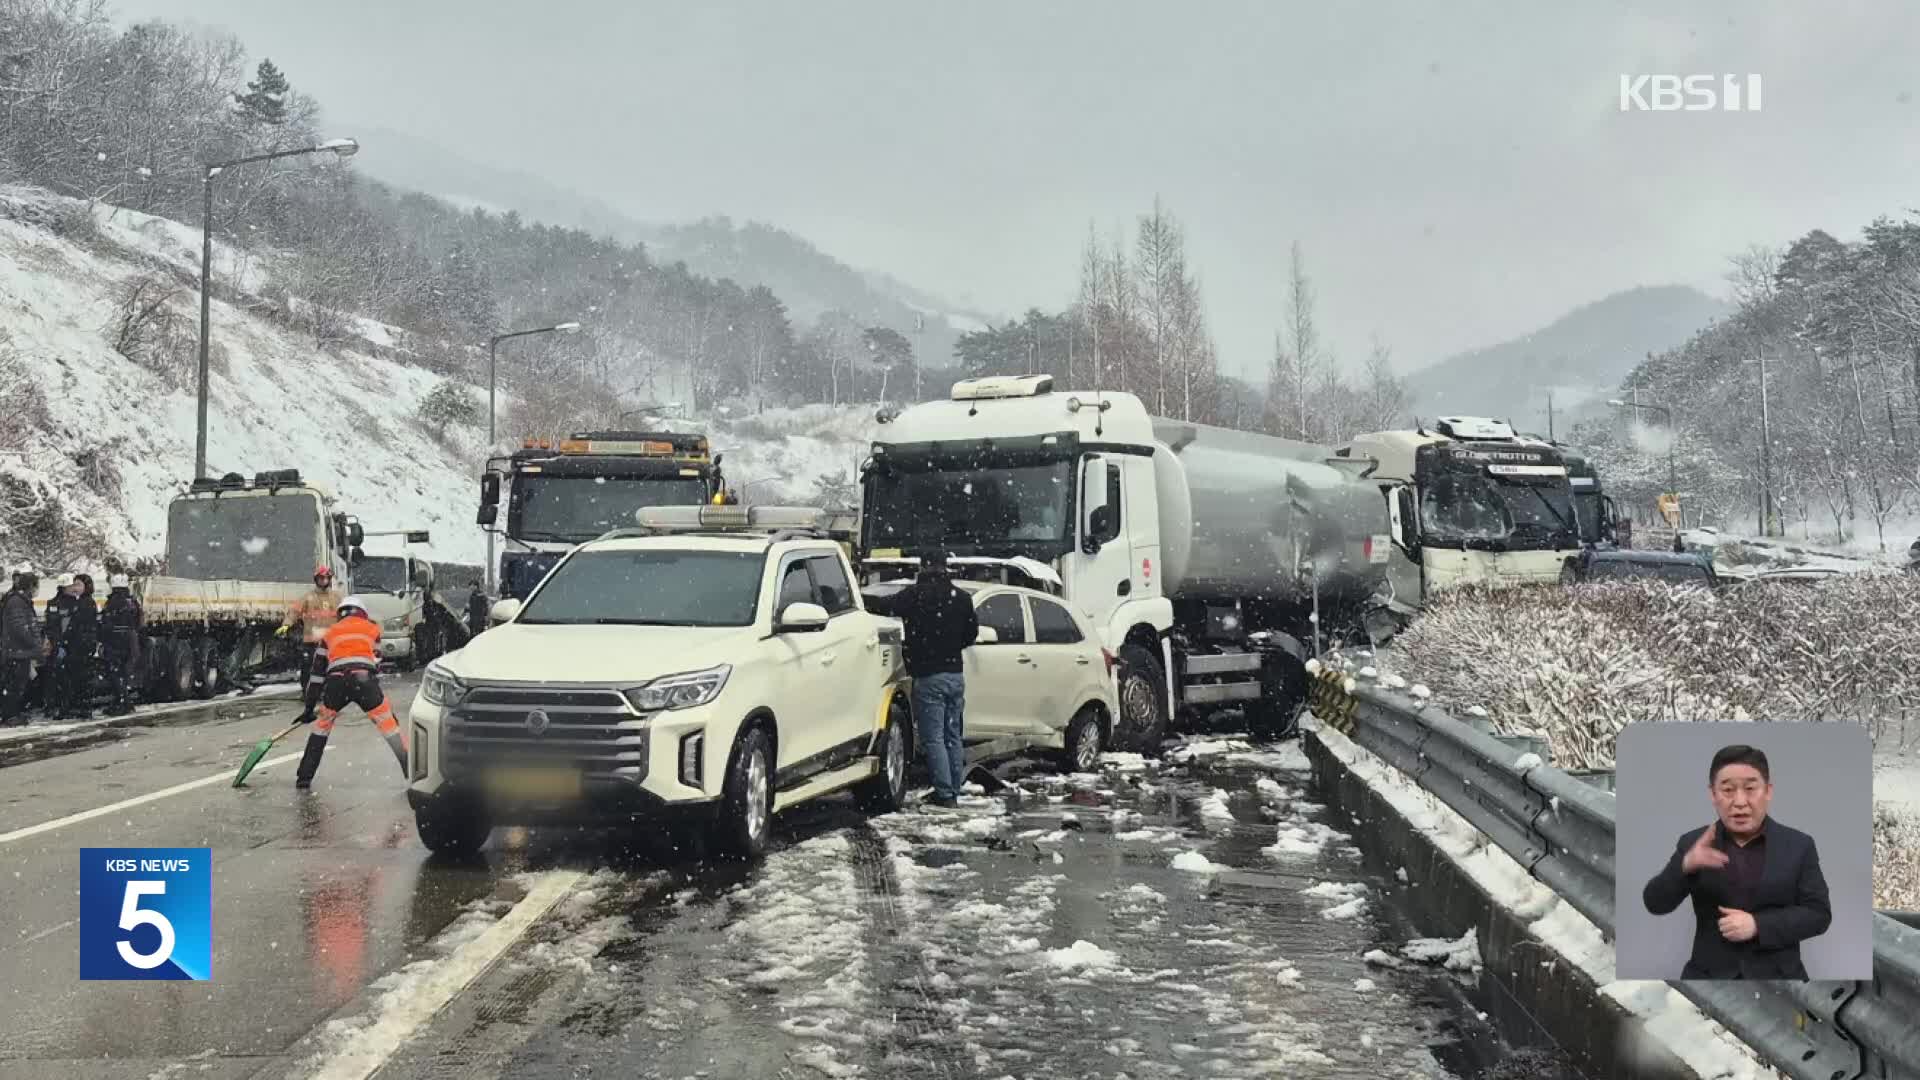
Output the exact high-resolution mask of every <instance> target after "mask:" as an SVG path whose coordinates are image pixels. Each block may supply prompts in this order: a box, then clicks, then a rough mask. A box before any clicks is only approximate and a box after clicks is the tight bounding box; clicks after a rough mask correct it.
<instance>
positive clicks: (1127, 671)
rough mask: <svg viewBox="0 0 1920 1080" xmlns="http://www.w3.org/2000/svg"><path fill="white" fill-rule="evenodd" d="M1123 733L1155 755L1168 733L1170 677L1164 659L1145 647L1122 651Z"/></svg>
mask: <svg viewBox="0 0 1920 1080" xmlns="http://www.w3.org/2000/svg"><path fill="white" fill-rule="evenodd" d="M1118 726H1119V728H1120V730H1122V731H1124V732H1126V741H1127V742H1128V743H1129V744H1131V745H1132V746H1133V748H1134V749H1136V750H1139V751H1141V752H1142V753H1151V752H1153V750H1154V749H1155V748H1157V747H1158V746H1159V745H1160V740H1161V739H1162V738H1164V737H1165V736H1166V733H1167V676H1166V673H1165V672H1163V671H1161V670H1160V659H1159V657H1156V656H1154V655H1153V653H1152V652H1150V651H1148V650H1147V649H1146V648H1145V647H1144V646H1141V645H1134V644H1128V645H1122V646H1121V647H1120V724H1119V725H1118Z"/></svg>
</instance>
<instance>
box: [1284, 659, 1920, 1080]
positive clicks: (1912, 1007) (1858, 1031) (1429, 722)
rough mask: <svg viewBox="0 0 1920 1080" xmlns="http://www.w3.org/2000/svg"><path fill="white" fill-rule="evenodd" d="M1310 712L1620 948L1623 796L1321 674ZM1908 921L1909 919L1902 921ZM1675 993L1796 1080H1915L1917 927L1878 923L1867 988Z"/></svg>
mask: <svg viewBox="0 0 1920 1080" xmlns="http://www.w3.org/2000/svg"><path fill="white" fill-rule="evenodd" d="M1309 697H1310V701H1311V704H1312V706H1313V709H1314V713H1315V715H1317V716H1319V717H1320V718H1321V719H1322V721H1324V722H1325V723H1327V724H1328V725H1329V726H1331V727H1333V728H1334V729H1335V730H1337V731H1339V732H1341V733H1342V734H1344V735H1346V736H1347V737H1348V738H1350V739H1352V740H1353V741H1354V742H1356V743H1358V744H1359V745H1360V746H1362V747H1365V748H1366V749H1367V750H1369V751H1371V752H1372V753H1373V754H1374V755H1376V756H1378V757H1379V758H1381V759H1382V760H1384V761H1386V762H1387V763H1388V764H1390V765H1392V766H1393V767H1394V768H1396V769H1399V770H1400V771H1401V772H1403V773H1405V774H1407V776H1409V777H1411V778H1412V779H1413V780H1414V781H1415V782H1417V783H1418V784H1419V785H1420V786H1421V787H1423V788H1425V789H1426V790H1428V791H1430V792H1432V793H1433V794H1434V795H1435V796H1437V797H1438V798H1439V799H1440V800H1441V801H1443V802H1445V803H1446V804H1447V805H1448V806H1449V807H1451V808H1452V809H1453V810H1454V812H1456V813H1458V814H1459V815H1460V816H1461V817H1463V818H1465V819H1466V820H1467V821H1468V822H1470V823H1472V824H1473V826H1474V827H1475V828H1477V829H1479V830H1480V831H1481V832H1483V833H1485V834H1486V835H1487V836H1488V838H1490V839H1491V840H1492V841H1493V842H1494V843H1495V844H1497V845H1499V846H1500V848H1501V850H1503V851H1505V852H1506V853H1507V854H1508V855H1511V856H1513V858H1514V859H1515V860H1516V861H1518V862H1519V863H1520V865H1521V866H1523V867H1525V868H1526V870H1527V872H1528V873H1530V874H1532V875H1533V876H1534V877H1535V878H1537V879H1539V880H1540V881H1542V882H1544V883H1545V884H1546V885H1547V886H1548V887H1550V888H1552V889H1553V891H1554V892H1556V893H1558V894H1559V895H1560V897H1561V898H1562V899H1564V900H1565V901H1566V902H1567V903H1568V904H1571V905H1572V906H1573V908H1574V909H1575V910H1576V911H1578V912H1580V914H1582V915H1585V916H1586V917H1587V918H1588V919H1589V920H1590V921H1592V922H1593V924H1594V925H1595V926H1598V927H1599V928H1600V930H1601V932H1602V933H1603V934H1605V935H1606V938H1607V940H1608V941H1609V942H1611V941H1612V940H1613V937H1614V918H1613V916H1614V911H1613V891H1614V866H1613V853H1614V796H1613V795H1612V794H1611V793H1610V792H1606V791H1602V790H1600V789H1599V788H1598V787H1596V786H1595V785H1593V784H1590V783H1587V782H1585V781H1582V780H1578V779H1575V778H1574V777H1572V776H1570V775H1569V774H1567V773H1565V772H1562V771H1561V770H1559V769H1556V768H1553V767H1551V766H1549V765H1546V764H1533V763H1532V762H1531V761H1528V763H1527V765H1526V767H1521V766H1520V765H1519V762H1521V761H1523V760H1527V759H1526V758H1524V757H1523V754H1522V752H1521V751H1519V750H1516V749H1515V748H1513V747H1512V746H1509V745H1508V744H1506V743H1504V742H1502V741H1501V740H1500V739H1499V738H1497V737H1495V736H1494V735H1493V734H1492V733H1491V730H1490V726H1487V727H1482V726H1479V725H1474V724H1468V723H1463V722H1461V721H1459V720H1456V719H1454V718H1453V717H1452V716H1450V715H1448V714H1447V713H1446V712H1445V711H1443V710H1441V709H1439V708H1436V707H1433V706H1423V705H1421V704H1420V703H1418V702H1415V701H1411V700H1409V699H1407V698H1403V697H1400V696H1398V695H1395V694H1390V693H1387V692H1386V691H1383V690H1381V689H1379V688H1377V687H1373V686H1368V685H1365V684H1363V683H1360V682H1358V681H1357V680H1356V679H1355V678H1354V677H1353V676H1352V675H1351V674H1350V673H1348V672H1344V671H1338V670H1333V669H1326V670H1323V671H1321V672H1320V673H1319V674H1318V675H1316V676H1315V677H1314V679H1313V680H1312V682H1311V684H1310V687H1309ZM1897 914H1899V915H1902V916H1910V914H1911V913H1905V912H1902V913H1897ZM1670 985H1672V986H1673V988H1674V989H1675V990H1678V991H1679V992H1680V993H1681V994H1683V995H1685V996H1686V997H1687V998H1688V999H1689V1000H1691V1001H1692V1002H1693V1003H1694V1004H1696V1005H1698V1006H1699V1007H1700V1008H1701V1010H1702V1011H1703V1012H1705V1013H1706V1014H1707V1015H1709V1016H1711V1017H1713V1018H1714V1019H1715V1020H1718V1021H1719V1022H1720V1023H1721V1024H1723V1025H1725V1026H1726V1028H1727V1030H1729V1031H1731V1032H1733V1033H1734V1034H1735V1035H1736V1036H1738V1037H1739V1038H1740V1039H1741V1041H1743V1042H1745V1043H1746V1044H1747V1045H1748V1046H1751V1047H1752V1048H1753V1049H1754V1050H1755V1051H1756V1052H1757V1053H1759V1054H1760V1055H1761V1056H1762V1057H1764V1058H1766V1059H1767V1060H1768V1061H1769V1062H1771V1063H1772V1064H1773V1065H1775V1066H1776V1067H1778V1068H1779V1069H1780V1070H1782V1071H1783V1072H1785V1073H1786V1074H1787V1075H1789V1076H1792V1077H1794V1078H1795V1080H1856V1078H1870V1080H1920V929H1916V928H1915V927H1914V926H1912V925H1909V923H1908V922H1906V921H1902V919H1899V918H1895V917H1893V916H1892V915H1889V914H1887V913H1879V912H1876V913H1875V914H1874V917H1873V979H1872V981H1870V982H1844V981H1842V982H1835V981H1821V982H1784V981H1780V982H1776V981H1767V982H1679V981H1676V982H1673V983H1671V984H1670Z"/></svg>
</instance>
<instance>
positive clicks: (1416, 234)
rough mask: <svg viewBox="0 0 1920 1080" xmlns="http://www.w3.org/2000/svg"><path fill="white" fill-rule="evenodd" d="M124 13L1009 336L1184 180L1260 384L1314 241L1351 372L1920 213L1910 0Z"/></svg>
mask: <svg viewBox="0 0 1920 1080" xmlns="http://www.w3.org/2000/svg"><path fill="white" fill-rule="evenodd" d="M117 6H118V10H119V11H120V13H121V14H122V15H123V16H125V17H128V18H145V17H153V16H159V17H165V18H169V19H175V20H179V21H193V22H198V23H201V24H203V25H209V26H215V27H220V28H224V29H227V30H230V31H232V32H233V33H235V34H237V35H238V36H239V37H240V38H241V39H242V40H243V41H244V42H245V43H246V45H247V46H248V48H249V50H250V51H251V52H252V54H253V55H255V56H256V57H257V56H262V55H265V56H271V57H272V58H273V59H274V61H275V62H276V63H278V64H280V66H281V67H282V68H283V69H284V70H285V71H286V72H287V73H288V75H289V77H290V78H291V80H292V81H293V83H294V85H295V87H296V88H298V89H301V90H304V91H306V92H308V93H311V94H313V95H315V96H316V97H318V98H319V99H320V101H321V102H322V104H323V106H324V107H325V108H326V110H327V113H328V115H329V116H331V117H334V118H336V119H339V120H345V121H359V122H362V123H377V124H379V125H382V126H385V127H390V128H394V129H397V130H400V131H405V132H410V133H414V134H418V135H421V136H425V137H428V138H431V139H434V140H436V141H438V142H441V143H443V144H444V145H447V146H448V147H450V148H451V149H454V150H456V151H458V152H460V153H462V154H464V155H467V156H475V155H477V154H480V153H481V152H482V151H483V150H486V151H488V152H490V154H491V156H492V157H493V158H495V159H498V160H500V161H501V162H502V163H505V164H509V165H512V166H516V167H519V168H522V169H525V170H527V171H532V172H537V173H541V174H542V175H545V176H546V177H548V178H549V179H551V180H552V181H554V182H555V183H558V184H561V185H564V186H568V187H572V188H575V189H577V190H580V191H582V192H585V193H589V194H592V195H595V196H598V197H600V198H602V199H604V200H606V201H607V202H609V203H611V204H613V205H615V206H617V207H620V208H622V209H624V210H626V211H628V212H630V213H631V214H633V215H635V216H636V217H640V218H642V219H644V220H654V221H667V220H690V219H694V218H698V217H701V216H705V215H708V214H716V213H724V214H727V215H730V216H732V217H733V218H735V219H746V218H757V219H761V220H765V221H770V222H773V223H775V224H778V225H781V226H784V227H787V228H790V229H793V230H795V231H797V232H799V233H801V234H803V235H805V236H806V237H808V238H809V239H811V240H813V241H814V242H815V243H816V244H818V245H819V246H820V247H822V248H823V249H825V250H827V251H829V252H831V253H833V254H835V255H837V256H839V257H840V258H842V259H844V260H846V261H847V262H850V263H853V264H855V265H859V266H864V267H870V268H874V269H881V270H885V271H887V272H889V273H892V274H895V275H896V276H898V277H901V278H903V279H904V280H907V281H909V282H912V283H914V284H916V285H919V286H920V287H921V288H924V289H928V290H930V291H933V292H936V293H939V294H942V295H944V296H946V297H948V298H949V299H951V300H953V301H955V302H958V303H965V304H972V305H976V306H979V307H982V308H984V309H986V310H988V311H990V312H994V313H1008V312H1017V311H1019V310H1023V309H1024V308H1026V307H1028V306H1033V305H1038V306H1042V307H1049V308H1055V307H1058V306H1060V305H1061V304H1063V303H1064V302H1065V301H1066V299H1067V298H1068V297H1069V296H1070V295H1071V294H1072V293H1073V291H1074V289H1075V287H1076V280H1077V279H1076V274H1077V268H1076V263H1077V252H1078V249H1079V246H1080V244H1081V242H1082V241H1083V239H1084V237H1085V235H1086V231H1087V226H1088V222H1089V221H1090V220H1091V221H1093V222H1094V223H1095V224H1096V225H1097V227H1099V228H1100V229H1101V230H1102V231H1103V232H1110V231H1111V230H1113V229H1114V228H1116V227H1118V226H1120V225H1122V224H1128V223H1130V222H1131V221H1132V219H1133V218H1134V217H1135V216H1136V215H1137V214H1139V213H1140V212H1142V211H1144V210H1146V209H1147V208H1148V207H1149V206H1150V205H1151V203H1152V201H1153V198H1154V196H1155V195H1156V194H1158V195H1160V196H1161V197H1162V198H1163V199H1164V200H1165V202H1166V204H1167V205H1168V206H1169V207H1170V208H1171V209H1172V210H1173V211H1174V212H1175V214H1176V215H1177V216H1178V217H1179V218H1180V219H1181V220H1182V221H1183V222H1184V223H1185V225H1186V227H1187V231H1188V237H1189V257H1190V260H1191V262H1192V263H1193V264H1194V265H1195V266H1196V268H1197V269H1198V270H1199V272H1200V274H1201V276H1202V279H1203V284H1204V287H1205V289H1206V293H1207V298H1208V306H1209V311H1210V314H1211V317H1212V324H1213V327H1214V332H1215V337H1216V339H1217V341H1218V344H1219V346H1220V351H1221V355H1222V358H1223V360H1224V361H1226V362H1227V363H1228V364H1229V365H1230V366H1231V367H1233V368H1236V369H1240V370H1247V369H1249V368H1254V367H1258V366H1260V365H1263V364H1264V363H1265V359H1266V357H1267V355H1268V354H1269V352H1270V350H1271V340H1272V335H1273V331H1274V329H1275V327H1276V325H1277V324H1278V322H1279V320H1280V317H1281V314H1282V308H1283V295H1284V282H1285V280H1286V265H1285V264H1286V252H1287V247H1288V245H1289V243H1291V242H1292V241H1295V240H1298V241H1299V242H1300V244H1301V246H1302V249H1303V251H1304V253H1305V256H1306V260H1307V267H1308V270H1309V272H1310V274H1311V275H1312V277H1313V278H1314V281H1315V283H1316V286H1317V288H1318V291H1319V294H1320V309H1321V310H1320V317H1321V322H1322V325H1323V327H1324V330H1325V332H1326V334H1327V336H1328V338H1329V339H1330V343H1331V344H1332V346H1333V347H1334V349H1335V350H1336V351H1337V353H1338V354H1339V355H1340V356H1341V358H1342V359H1344V360H1348V361H1358V360H1359V359H1360V358H1361V356H1363V355H1364V353H1365V351H1366V348H1367V342H1368V340H1369V338H1370V337H1371V336H1372V335H1374V334H1376V333H1377V334H1379V335H1380V336H1381V337H1382V338H1383V339H1384V340H1385V341H1386V342H1387V343H1388V344H1389V345H1390V346H1392V347H1393V349H1394V351H1395V355H1396V357H1398V359H1399V362H1400V363H1401V365H1402V366H1403V367H1409V368H1410V367H1415V366H1419V365H1421V364H1424V363H1427V362H1430V361H1432V360H1435V359H1438V358H1440V357H1442V356H1444V355H1446V354H1449V353H1452V352H1455V351H1458V350H1460V349H1463V348H1469V347H1473V346H1476V345H1482V344H1490V343H1493V342H1496V341H1499V340H1504V339H1506V338H1509V337H1512V336H1515V335H1517V334H1520V333H1524V332H1526V331H1528V330H1531V329H1534V328H1536V327H1538V326H1540V325H1542V324H1544V323H1545V322H1547V321H1550V320H1551V319H1553V318H1555V317H1557V316H1559V315H1561V314H1563V313H1565V312H1566V311H1567V310H1569V309H1570V308H1572V307H1575V306H1577V305H1579V304H1582V303H1585V302H1588V301H1591V300H1596V299H1599V298H1600V297H1602V296H1604V295H1605V294H1607V293H1609V292H1612V291H1615V290H1618V289H1621V288H1626V287H1630V286H1633V285H1639V284H1663V283H1669V282H1681V283H1690V284H1695V285H1698V286H1700V287H1703V288H1706V289H1708V290H1710V291H1713V292H1715V293H1716V294H1717V293H1720V292H1722V291H1723V284H1722V281H1721V275H1722V274H1723V272H1724V270H1725V264H1726V258H1727V256H1728V255H1729V254H1731V253H1733V252H1736V251H1739V250H1741V249H1744V248H1745V247H1747V246H1748V245H1749V244H1752V243H1756V242H1769V243H1780V242H1785V241H1788V240H1791V239H1792V238H1793V237H1794V236H1797V235H1799V234H1801V233H1803V232H1805V231H1806V230H1807V229H1809V228H1812V227H1816V226H1818V227H1824V228H1827V229H1828V230H1830V231H1833V232H1835V233H1836V234H1839V235H1842V236H1843V237H1851V236H1853V235H1855V234H1857V231H1858V228H1859V226H1860V225H1861V224H1863V223H1864V222H1865V221H1867V220H1868V219H1870V218H1871V217H1873V216H1874V215H1877V214H1883V213H1884V214H1899V213H1902V212H1904V211H1906V210H1907V209H1909V208H1914V207H1920V138H1916V136H1920V74H1916V71H1920V62H1916V60H1915V57H1916V55H1920V4H1914V3H1909V2H1906V0H1887V2H1881V3H1843V2H1839V0H1834V2H1829V3H1826V4H1821V5H1813V4H1806V3H1787V2H1779V3H1772V2H1747V3H1740V4H1725V3H1703V4H1682V3H1659V4H1618V3H1583V4H1579V5H1569V4H1541V3H1534V2H1527V0H1514V2H1510V3H1466V2H1449V3H1430V2H1407V3H1384V2H1367V3H1341V4H1335V3H1325V2H1317V3H1312V4H1307V3H1290V2H1280V0H1270V2H1246V3H1226V2H1207V0H1198V2H1188V3H1177V2H1173V0H1168V2H1163V3H1140V2H1122V0H1099V2H1079V3H1054V4H1046V5H1041V4H1036V3H1030V2H983V0H967V2H964V3H958V2H951V0H940V2H924V3H923V2H913V0H806V2H791V0H764V2H756V3H746V2H724V0H698V2H695V0H679V2H675V3H660V2H651V0H542V2H539V3H528V2H526V0H511V2H509V0H325V2H320V0H298V2H295V0H119V2H118V5H117ZM1042 7H1045V8H1047V9H1049V10H1046V11H1041V10H1039V9H1041V8H1042ZM1748 72H1754V73H1758V74H1760V75H1761V76H1762V78H1763V80H1764V86H1765V93H1764V97H1763V99H1762V105H1763V111H1761V112H1758V113H1753V112H1741V113H1731V112H1717V111H1716V112H1691V113H1679V112H1676V113H1652V112H1621V111H1620V107H1619V77H1620V75H1621V74H1622V73H1647V74H1655V73H1680V74H1690V73H1714V74H1720V73H1741V74H1744V73H1748ZM379 152H380V150H379V147H378V146H377V145H374V144H369V145H367V146H366V148H365V150H364V153H365V155H366V156H367V157H368V158H371V157H372V156H373V155H376V154H378V153H379Z"/></svg>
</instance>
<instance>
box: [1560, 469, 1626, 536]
mask: <svg viewBox="0 0 1920 1080" xmlns="http://www.w3.org/2000/svg"><path fill="white" fill-rule="evenodd" d="M1556 445H1558V444H1556ZM1561 454H1562V456H1563V457H1565V459H1566V463H1567V482H1568V484H1569V485H1571V487H1572V489H1573V509H1574V512H1575V513H1576V514H1578V515H1579V517H1580V543H1581V544H1582V545H1583V546H1586V547H1602V548H1616V547H1618V548H1630V547H1632V546H1633V522H1632V520H1631V519H1629V518H1628V517H1627V516H1626V515H1624V514H1622V513H1620V509H1619V507H1618V506H1617V505H1616V504H1615V503H1614V501H1613V497H1612V496H1610V495H1608V494H1607V493H1606V492H1605V491H1603V490H1602V489H1601V486H1600V472H1599V470H1598V469H1595V468H1594V466H1593V462H1592V460H1590V459H1589V458H1587V457H1586V455H1584V454H1580V453H1578V452H1576V451H1573V450H1570V449H1566V448H1565V447H1562V449H1561Z"/></svg>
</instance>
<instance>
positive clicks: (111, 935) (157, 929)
mask: <svg viewBox="0 0 1920 1080" xmlns="http://www.w3.org/2000/svg"><path fill="white" fill-rule="evenodd" d="M212 856H213V852H212V850H211V849H209V848H81V849H80V977H81V978H82V979H207V978H210V977H212V975H213V860H212Z"/></svg>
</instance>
